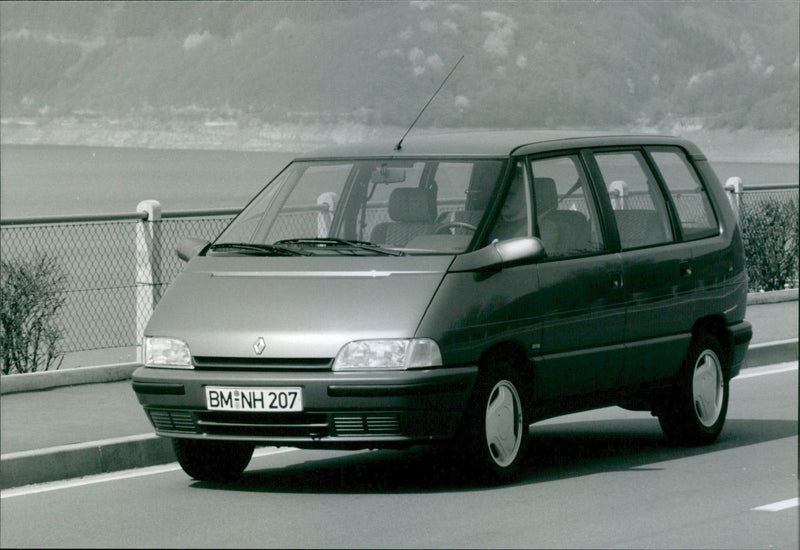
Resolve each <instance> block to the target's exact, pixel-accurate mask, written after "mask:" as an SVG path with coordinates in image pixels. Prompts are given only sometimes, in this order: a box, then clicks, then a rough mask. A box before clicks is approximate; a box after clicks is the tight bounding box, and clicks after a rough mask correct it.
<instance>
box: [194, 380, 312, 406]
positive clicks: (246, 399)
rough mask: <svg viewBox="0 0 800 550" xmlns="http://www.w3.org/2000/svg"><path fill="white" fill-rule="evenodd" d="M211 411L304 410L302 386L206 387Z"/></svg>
mask: <svg viewBox="0 0 800 550" xmlns="http://www.w3.org/2000/svg"><path fill="white" fill-rule="evenodd" d="M206 406H207V407H208V410H210V411H264V412H299V411H302V410H303V389H302V388H220V387H214V386H207V387H206Z"/></svg>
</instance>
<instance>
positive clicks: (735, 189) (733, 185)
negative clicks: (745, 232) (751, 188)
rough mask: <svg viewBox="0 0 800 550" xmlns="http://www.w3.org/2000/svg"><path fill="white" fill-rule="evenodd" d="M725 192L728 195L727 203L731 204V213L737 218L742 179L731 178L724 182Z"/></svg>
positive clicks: (740, 199)
mask: <svg viewBox="0 0 800 550" xmlns="http://www.w3.org/2000/svg"><path fill="white" fill-rule="evenodd" d="M725 191H727V193H728V201H729V202H730V203H731V208H733V213H734V214H736V217H737V218H738V217H739V206H740V205H741V201H742V178H740V177H738V176H731V177H730V178H728V179H727V180H726V181H725Z"/></svg>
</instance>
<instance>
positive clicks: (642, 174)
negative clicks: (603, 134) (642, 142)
mask: <svg viewBox="0 0 800 550" xmlns="http://www.w3.org/2000/svg"><path fill="white" fill-rule="evenodd" d="M594 158H595V160H596V161H597V165H598V167H599V168H600V173H601V174H602V176H603V182H604V183H605V187H606V190H607V192H608V194H609V198H610V200H611V206H612V208H613V212H614V219H615V220H616V223H617V231H618V232H619V239H620V245H621V247H622V249H623V250H629V249H633V248H642V247H646V246H654V245H657V244H664V243H668V242H672V241H673V240H674V239H673V235H672V228H671V225H670V222H669V216H668V214H667V206H666V202H665V200H664V196H663V194H662V193H661V189H660V187H659V186H658V182H656V180H655V178H654V177H653V175H652V173H651V172H650V170H649V169H648V167H647V163H646V162H645V160H644V158H643V157H642V154H641V153H640V152H639V151H621V152H613V153H596V154H595V155H594Z"/></svg>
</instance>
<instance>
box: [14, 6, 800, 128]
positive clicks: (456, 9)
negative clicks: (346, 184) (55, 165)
mask: <svg viewBox="0 0 800 550" xmlns="http://www.w3.org/2000/svg"><path fill="white" fill-rule="evenodd" d="M0 11H2V17H1V18H0V25H1V26H0V33H1V34H2V48H3V56H2V59H1V61H2V68H1V69H2V74H3V86H2V88H0V91H2V98H1V99H2V102H3V109H4V116H12V115H30V116H34V115H36V114H37V113H41V112H42V111H45V112H49V113H51V114H52V113H70V112H95V113H100V114H104V115H107V116H119V115H131V114H141V112H142V111H145V114H148V113H153V112H155V114H163V115H165V116H168V115H174V113H175V112H176V111H177V112H194V113H196V114H197V115H198V116H199V117H200V118H201V120H202V118H213V117H215V116H230V115H231V113H234V114H235V116H236V117H238V118H239V119H240V120H251V121H252V120H253V119H256V120H260V121H262V122H268V123H280V122H285V121H287V120H288V121H290V122H294V121H297V120H298V119H302V121H303V122H312V123H313V122H320V121H321V119H324V118H325V117H328V118H329V117H339V118H341V117H359V116H361V117H367V118H368V119H369V121H370V123H376V124H383V125H398V124H399V125H406V124H408V123H409V122H410V120H411V119H413V117H414V115H415V114H416V113H417V112H418V111H419V109H420V107H421V106H422V104H424V102H425V100H426V99H427V97H428V96H429V94H430V93H431V92H432V91H433V90H435V89H436V87H437V85H438V84H439V83H440V82H441V80H442V79H443V78H444V75H445V74H446V73H447V71H448V70H449V69H450V67H451V66H452V65H453V64H454V63H455V61H456V60H457V59H458V58H459V57H460V56H461V55H462V54H463V55H465V60H464V62H463V63H462V64H461V65H460V66H459V69H458V71H456V73H455V74H454V75H453V78H452V79H451V81H450V82H448V85H447V86H445V88H443V89H442V92H441V94H440V96H439V97H438V98H437V101H436V102H434V103H433V104H432V105H431V108H430V109H429V110H428V111H427V112H426V113H425V117H424V118H423V119H422V120H421V121H420V126H425V125H434V126H440V127H458V126H506V127H507V126H518V127H521V126H542V125H547V126H573V127H575V126H584V127H585V126H609V125H634V124H635V125H643V124H644V125H652V126H658V125H660V126H662V127H663V128H666V129H667V130H668V129H669V128H670V126H671V125H672V124H675V123H676V122H679V121H681V120H683V119H686V118H690V119H697V120H698V121H700V122H701V123H703V124H705V125H707V126H710V127H728V128H739V127H743V126H748V127H753V128H762V129H779V128H796V126H797V120H798V116H800V114H799V113H798V101H797V97H798V95H800V94H799V93H798V69H799V67H798V64H799V63H800V61H799V60H798V53H797V52H798V41H799V39H798V34H797V27H798V18H800V5H798V4H797V3H796V2H763V1H762V2H754V1H742V2H702V1H690V2H640V3H630V2H622V3H620V2H488V1H481V2H472V1H469V2H363V1H361V2H119V3H118V2H36V3H31V2H4V3H0Z"/></svg>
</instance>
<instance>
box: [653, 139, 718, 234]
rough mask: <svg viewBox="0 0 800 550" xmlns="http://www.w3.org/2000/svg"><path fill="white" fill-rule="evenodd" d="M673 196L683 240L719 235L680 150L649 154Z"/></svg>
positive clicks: (705, 197)
mask: <svg viewBox="0 0 800 550" xmlns="http://www.w3.org/2000/svg"><path fill="white" fill-rule="evenodd" d="M649 153H650V156H651V157H652V158H653V162H655V164H656V166H657V167H658V171H659V172H661V176H662V178H663V179H664V182H665V183H666V185H667V189H669V193H670V195H671V196H672V202H673V203H674V204H675V210H676V211H677V213H678V219H679V221H680V224H681V231H682V232H683V238H684V240H687V241H691V240H694V239H701V238H703V237H710V236H713V235H716V234H717V233H719V224H718V223H717V219H716V217H715V216H714V210H713V209H712V208H711V202H710V201H709V200H708V195H707V194H706V189H705V187H703V184H702V183H701V181H700V179H699V178H698V177H697V173H696V172H695V170H694V168H693V167H692V165H691V164H689V161H688V159H687V158H686V155H685V154H684V153H683V151H682V150H681V149H677V148H674V147H669V148H659V149H652V150H650V151H649Z"/></svg>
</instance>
